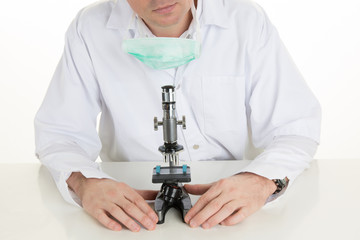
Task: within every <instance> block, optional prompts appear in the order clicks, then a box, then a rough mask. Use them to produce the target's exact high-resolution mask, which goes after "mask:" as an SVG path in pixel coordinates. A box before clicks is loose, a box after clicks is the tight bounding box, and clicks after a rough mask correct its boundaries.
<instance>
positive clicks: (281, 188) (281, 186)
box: [266, 177, 289, 203]
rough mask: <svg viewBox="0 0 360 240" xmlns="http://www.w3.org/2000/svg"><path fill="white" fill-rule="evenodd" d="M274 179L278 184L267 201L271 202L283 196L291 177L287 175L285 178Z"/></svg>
mask: <svg viewBox="0 0 360 240" xmlns="http://www.w3.org/2000/svg"><path fill="white" fill-rule="evenodd" d="M272 181H273V182H274V183H275V185H276V190H275V192H274V193H273V194H271V195H270V196H269V197H268V199H267V200H266V203H268V202H271V201H273V200H275V199H277V198H278V197H279V196H281V195H282V194H283V193H284V192H285V190H286V188H287V186H288V185H289V179H288V178H287V177H285V178H284V179H272Z"/></svg>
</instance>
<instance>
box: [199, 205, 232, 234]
mask: <svg viewBox="0 0 360 240" xmlns="http://www.w3.org/2000/svg"><path fill="white" fill-rule="evenodd" d="M238 208H239V203H238V202H236V201H231V202H229V203H227V204H225V205H224V206H222V208H221V209H220V210H219V211H218V212H217V213H216V214H214V215H213V216H211V217H210V218H209V219H208V220H206V222H204V223H203V224H202V225H201V226H202V227H203V228H204V229H209V228H212V227H214V226H215V225H217V224H219V223H220V222H222V221H224V220H225V219H226V218H227V217H229V216H230V215H232V214H233V213H234V211H236V210H237V209H238Z"/></svg>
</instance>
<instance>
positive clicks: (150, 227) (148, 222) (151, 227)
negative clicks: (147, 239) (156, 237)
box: [145, 221, 155, 230]
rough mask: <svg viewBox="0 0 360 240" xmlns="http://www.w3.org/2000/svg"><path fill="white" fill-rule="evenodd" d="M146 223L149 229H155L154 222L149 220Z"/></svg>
mask: <svg viewBox="0 0 360 240" xmlns="http://www.w3.org/2000/svg"><path fill="white" fill-rule="evenodd" d="M145 225H146V227H147V229H149V230H154V229H155V224H154V223H153V222H150V221H147V222H146V223H145Z"/></svg>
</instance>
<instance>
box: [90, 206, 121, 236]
mask: <svg viewBox="0 0 360 240" xmlns="http://www.w3.org/2000/svg"><path fill="white" fill-rule="evenodd" d="M91 215H92V216H93V217H95V218H96V219H97V220H98V221H99V222H100V223H101V224H102V225H104V226H105V227H106V228H108V229H110V230H113V231H120V230H121V229H122V227H121V224H120V223H118V222H116V221H115V220H113V219H111V218H110V217H109V216H108V215H107V214H106V213H105V211H104V210H101V209H99V210H98V211H97V212H96V213H93V214H91Z"/></svg>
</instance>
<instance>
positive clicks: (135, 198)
mask: <svg viewBox="0 0 360 240" xmlns="http://www.w3.org/2000/svg"><path fill="white" fill-rule="evenodd" d="M125 198H126V199H128V200H129V201H130V202H132V203H134V204H135V205H136V206H137V207H138V208H139V209H140V210H141V211H142V212H143V213H145V214H146V215H147V216H148V217H149V218H150V219H151V220H152V221H153V222H154V223H155V224H156V223H157V222H158V216H157V214H156V213H155V212H154V210H153V209H152V208H151V207H150V206H149V204H148V203H147V202H146V201H145V200H144V198H143V197H142V196H141V195H140V194H139V193H138V192H137V190H135V191H129V192H127V193H126V195H125Z"/></svg>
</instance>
